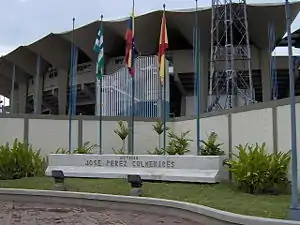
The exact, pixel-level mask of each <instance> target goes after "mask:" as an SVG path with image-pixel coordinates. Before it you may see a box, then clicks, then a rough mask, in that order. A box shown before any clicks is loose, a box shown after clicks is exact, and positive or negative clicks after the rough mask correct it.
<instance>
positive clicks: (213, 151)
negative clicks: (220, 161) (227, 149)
mask: <svg viewBox="0 0 300 225" xmlns="http://www.w3.org/2000/svg"><path fill="white" fill-rule="evenodd" d="M217 141H218V134H217V133H216V132H211V133H210V134H209V136H208V137H207V140H205V141H204V140H201V141H200V142H201V144H202V145H201V155H225V153H224V151H223V150H222V149H221V146H222V145H223V143H217Z"/></svg>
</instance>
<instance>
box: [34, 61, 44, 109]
mask: <svg viewBox="0 0 300 225" xmlns="http://www.w3.org/2000/svg"><path fill="white" fill-rule="evenodd" d="M42 80H43V78H42V76H41V57H40V56H37V59H36V74H35V77H34V95H33V102H34V114H41V111H42V99H43V98H42V96H43V90H42V88H43V85H42Z"/></svg>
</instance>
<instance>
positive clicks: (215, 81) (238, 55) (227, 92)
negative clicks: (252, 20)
mask: <svg viewBox="0 0 300 225" xmlns="http://www.w3.org/2000/svg"><path fill="white" fill-rule="evenodd" d="M210 54H211V55H210V81H209V99H208V108H207V111H215V110H219V109H226V108H233V107H237V106H241V105H247V104H252V103H253V102H255V100H254V99H255V98H254V91H253V82H252V70H251V50H250V43H249V33H248V20H247V6H246V0H236V1H233V0H212V26H211V53H210Z"/></svg>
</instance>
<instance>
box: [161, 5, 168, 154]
mask: <svg viewBox="0 0 300 225" xmlns="http://www.w3.org/2000/svg"><path fill="white" fill-rule="evenodd" d="M163 9H164V10H163V15H164V16H165V15H166V14H165V12H166V4H163ZM163 60H164V62H163V64H164V71H163V73H164V86H163V91H164V97H163V99H162V100H163V105H164V107H163V110H164V112H163V113H164V114H163V127H164V136H163V147H164V155H165V154H166V145H167V134H166V129H167V121H166V120H167V102H166V100H167V98H166V97H167V96H166V93H167V88H166V84H167V82H166V54H165V56H164V57H163Z"/></svg>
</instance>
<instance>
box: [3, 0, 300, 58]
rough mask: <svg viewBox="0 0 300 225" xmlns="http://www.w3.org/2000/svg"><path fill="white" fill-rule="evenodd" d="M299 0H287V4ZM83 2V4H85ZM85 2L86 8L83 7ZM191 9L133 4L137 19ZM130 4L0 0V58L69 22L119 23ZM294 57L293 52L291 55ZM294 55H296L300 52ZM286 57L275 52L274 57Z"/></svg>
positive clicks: (140, 0) (173, 1)
mask: <svg viewBox="0 0 300 225" xmlns="http://www.w3.org/2000/svg"><path fill="white" fill-rule="evenodd" d="M280 1H281V2H284V0H275V1H274V0H248V1H247V3H274V2H280ZM293 1H299V0H290V2H293ZM83 2H86V3H85V4H84V3H83ZM87 2H88V4H87ZM164 3H165V4H166V8H167V10H175V9H185V8H194V7H195V0H135V11H136V14H137V15H140V14H144V13H147V12H149V11H153V10H158V9H162V5H163V4H164ZM131 5H132V0H85V1H84V0H1V3H0V21H1V22H0V30H1V35H0V56H1V55H5V54H7V53H9V52H10V51H12V50H14V49H15V48H17V47H18V46H20V45H27V44H30V43H32V42H34V41H35V40H37V39H39V38H42V37H43V36H45V35H47V34H49V33H50V32H53V33H57V32H63V31H66V30H71V29H72V18H73V17H75V18H76V22H75V26H76V27H79V26H82V25H85V24H87V23H90V22H91V21H95V20H98V19H99V18H100V15H101V14H103V15H104V19H105V20H113V19H120V18H124V17H127V16H129V14H130V12H131V7H132V6H131ZM198 5H199V8H200V7H208V6H210V5H211V0H198ZM298 28H300V15H298V17H297V18H296V20H295V21H294V23H293V24H292V30H296V29H298ZM294 53H295V52H294ZM297 53H299V54H300V51H298V52H297ZM284 54H286V50H285V49H277V52H276V55H284Z"/></svg>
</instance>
